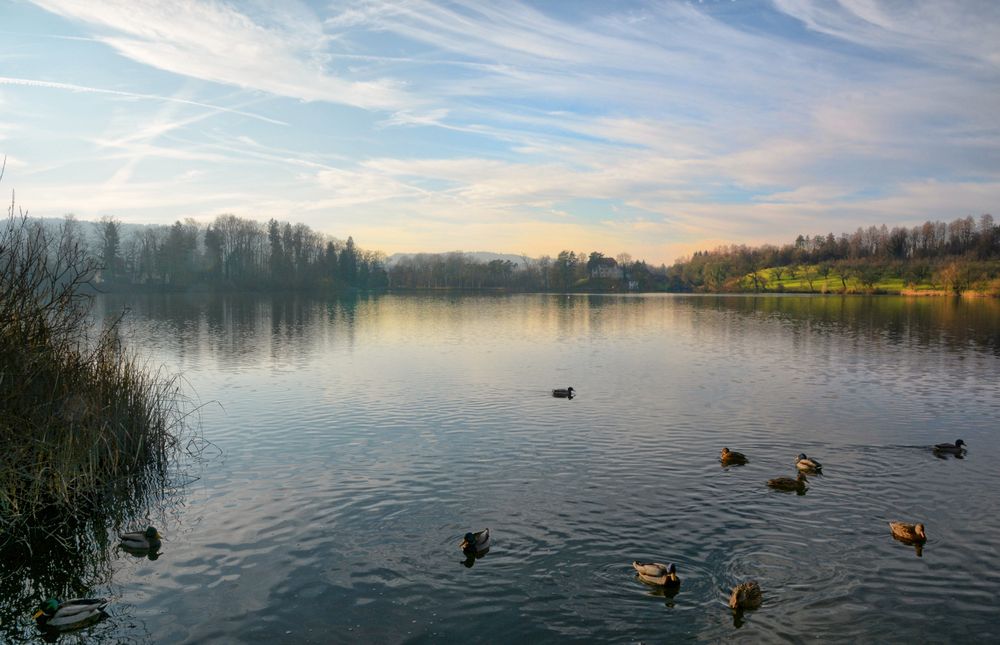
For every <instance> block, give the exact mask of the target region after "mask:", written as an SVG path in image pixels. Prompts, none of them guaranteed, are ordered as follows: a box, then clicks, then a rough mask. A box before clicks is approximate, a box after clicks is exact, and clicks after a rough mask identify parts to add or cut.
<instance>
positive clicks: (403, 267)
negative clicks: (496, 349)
mask: <svg viewBox="0 0 1000 645" xmlns="http://www.w3.org/2000/svg"><path fill="white" fill-rule="evenodd" d="M604 258H605V255H604V254H603V253H602V252H599V251H593V252H591V253H587V252H581V253H577V252H575V251H568V250H563V251H560V252H559V254H558V255H557V256H556V257H555V258H553V257H551V256H548V255H543V256H542V257H540V258H529V257H528V256H526V255H522V256H520V258H519V260H518V261H516V262H515V261H513V260H489V261H485V262H483V261H477V260H476V259H475V258H473V257H470V256H469V255H467V254H465V253H460V252H455V253H420V254H416V255H413V256H407V257H404V258H401V259H400V260H398V261H397V262H396V263H395V264H394V265H393V266H392V267H391V268H390V269H389V286H390V287H391V288H394V289H502V290H509V291H542V292H544V291H623V290H632V291H656V290H663V288H664V285H665V274H666V267H659V268H655V267H651V266H649V265H648V264H646V262H644V261H642V260H638V261H636V260H633V259H632V257H631V256H629V255H628V254H627V253H622V254H620V255H619V256H618V257H617V258H616V259H615V261H614V264H615V265H616V266H617V267H619V268H620V270H621V271H620V276H616V277H615V278H610V279H609V278H604V279H601V278H596V277H595V270H596V268H597V266H598V265H599V264H600V262H601V260H602V259H604Z"/></svg>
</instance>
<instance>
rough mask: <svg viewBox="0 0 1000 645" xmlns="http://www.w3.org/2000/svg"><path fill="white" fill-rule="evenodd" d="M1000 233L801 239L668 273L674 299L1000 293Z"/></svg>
mask: <svg viewBox="0 0 1000 645" xmlns="http://www.w3.org/2000/svg"><path fill="white" fill-rule="evenodd" d="M998 260H1000V226H998V225H997V224H996V223H995V222H994V220H993V217H992V216H991V215H988V214H986V215H982V216H981V217H980V218H979V219H978V221H977V220H976V219H975V218H973V217H971V216H968V217H964V218H959V219H955V220H953V221H951V222H949V223H945V222H930V221H928V222H924V223H923V224H922V225H919V226H914V227H912V228H907V227H900V226H897V227H893V228H892V229H889V228H888V227H887V226H885V225H884V224H883V225H882V226H880V227H878V226H869V227H868V228H858V229H857V230H856V231H855V232H853V233H849V234H848V233H843V234H841V235H840V236H839V237H837V236H834V234H833V233H828V234H826V235H816V236H812V237H810V236H808V235H805V236H803V235H799V236H798V237H797V238H796V239H795V241H794V242H793V243H790V244H785V245H783V246H774V245H770V244H765V245H761V246H757V247H751V246H746V245H731V246H723V247H719V248H717V249H715V250H713V251H699V252H696V253H694V255H692V257H690V258H686V259H683V260H678V261H677V262H676V263H674V265H673V266H671V267H670V268H669V269H668V270H667V276H666V288H667V290H668V291H708V292H734V291H774V290H778V291H780V290H784V289H783V287H785V285H788V284H792V285H794V287H795V290H796V291H807V292H813V291H825V290H837V291H843V292H851V291H867V292H872V291H878V290H880V285H885V284H888V283H892V284H895V285H897V286H901V287H902V289H899V290H905V289H906V288H917V287H922V288H929V289H938V290H942V291H947V292H953V293H961V292H965V291H967V290H970V289H972V290H977V291H984V292H990V293H992V292H994V291H996V290H997V289H1000V282H998V281H1000V262H998Z"/></svg>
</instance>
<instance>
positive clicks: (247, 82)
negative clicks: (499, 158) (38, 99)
mask: <svg viewBox="0 0 1000 645" xmlns="http://www.w3.org/2000/svg"><path fill="white" fill-rule="evenodd" d="M35 3H36V4H38V5H39V6H41V7H43V8H45V9H47V10H48V11H51V12H52V13H55V14H58V15H60V16H63V17H66V18H71V19H75V20H79V21H82V22H85V23H88V24H90V25H92V26H93V27H94V28H96V29H97V30H98V31H99V32H101V33H99V34H97V35H96V36H95V38H96V39H97V40H99V41H100V42H103V43H105V44H107V45H109V46H110V47H112V48H114V49H115V51H117V52H118V53H120V54H121V55H123V56H125V57H127V58H130V59H132V60H134V61H137V62H139V63H143V64H146V65H149V66H151V67H155V68H157V69H161V70H164V71H168V72H172V73H175V74H180V75H182V76H189V77H193V78H198V79H201V80H205V81H212V82H216V83H222V84H226V85H235V86H237V87H242V88H247V89H254V90H260V91H264V92H269V93H271V94H276V95H278V96H288V97H293V98H298V99H302V100H306V101H328V102H333V103H343V104H346V105H352V106H356V107H363V108H393V107H399V106H402V105H406V104H408V103H409V101H407V100H406V99H405V95H404V94H403V93H402V92H401V90H400V89H399V88H398V87H397V84H396V83H394V82H392V81H388V80H384V79H373V80H346V79H344V78H340V77H338V76H337V75H335V74H332V73H330V72H329V71H328V70H327V69H326V65H325V62H326V61H325V56H324V50H325V46H326V45H327V43H328V38H327V37H326V36H325V35H324V33H323V30H322V22H321V21H320V20H319V19H318V18H316V17H315V16H312V15H311V13H310V12H309V11H308V10H304V9H302V8H301V7H300V8H299V10H296V11H293V10H290V9H289V8H288V7H289V6H290V5H288V4H286V3H281V4H279V5H274V6H273V8H271V9H269V10H267V11H265V12H263V14H262V15H261V16H259V17H258V19H259V22H258V21H257V20H254V18H252V17H251V16H249V15H247V14H245V13H241V12H240V11H238V10H237V9H236V8H235V7H233V6H230V5H227V4H222V3H218V2H196V1H194V0H180V1H177V2H169V3H163V2H158V1H157V0H109V1H107V2H101V3H98V4H89V3H87V4H82V3H78V2H74V1H72V0H35Z"/></svg>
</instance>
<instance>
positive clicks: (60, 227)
mask: <svg viewBox="0 0 1000 645" xmlns="http://www.w3.org/2000/svg"><path fill="white" fill-rule="evenodd" d="M48 228H49V229H50V230H51V238H52V240H51V244H52V245H53V246H54V247H56V248H57V249H58V250H59V252H60V253H61V254H67V253H81V254H83V255H86V256H88V257H90V258H92V259H93V260H94V261H95V263H96V265H97V266H99V267H100V269H99V270H98V274H97V276H96V282H97V284H99V285H100V287H101V288H102V289H104V290H124V289H143V290H169V291H175V290H181V289H189V288H198V287H203V288H208V289H214V290H220V289H221V290H260V291H264V290H274V289H281V290H286V289H321V290H328V291H334V292H341V291H348V290H370V289H395V290H428V289H472V290H483V289H487V290H503V291H541V292H547V291H558V292H568V291H582V292H618V291H670V292H763V291H801V292H830V291H836V292H843V293H851V292H879V291H893V292H900V291H905V290H907V289H911V290H917V289H921V290H925V291H928V292H930V291H932V290H940V291H944V292H952V293H962V292H966V291H969V290H972V291H979V292H987V293H993V292H1000V226H998V225H997V224H996V223H995V222H994V220H993V217H992V216H991V215H988V214H987V215H982V216H981V217H979V219H978V220H977V219H975V218H973V217H971V216H969V217H964V218H958V219H955V220H953V221H952V222H949V223H945V222H930V221H928V222H925V223H924V224H922V225H918V226H914V227H912V228H908V227H899V226H897V227H893V228H891V229H890V228H888V227H887V226H885V225H884V224H883V225H882V226H869V227H868V228H858V229H857V230H856V231H855V232H853V233H842V234H841V235H840V236H835V235H834V234H833V233H827V234H824V235H815V236H809V235H799V236H798V237H797V238H795V240H794V242H791V243H788V244H785V245H782V246H777V245H772V244H764V245H761V246H747V245H744V244H740V245H730V246H722V247H719V248H716V249H714V250H711V251H698V252H696V253H694V254H693V255H692V256H691V257H690V258H683V259H680V260H678V261H677V262H675V263H674V264H673V265H672V266H670V267H667V266H665V265H660V266H651V265H649V264H647V263H646V262H645V261H643V260H634V259H633V258H632V257H631V256H630V255H628V254H627V253H621V254H619V255H618V256H616V257H611V256H605V255H604V253H602V252H600V251H593V252H589V253H588V252H575V251H570V250H563V251H560V252H559V253H558V254H557V255H556V256H555V257H551V256H542V257H540V258H530V257H527V256H526V255H521V256H517V259H516V260H512V259H492V260H488V261H481V260H477V259H476V257H475V256H474V255H473V254H466V253H462V252H453V253H418V254H413V255H404V256H402V257H400V258H398V259H397V260H396V261H395V262H393V263H391V264H390V263H389V262H388V259H387V257H386V255H385V254H384V253H382V252H380V251H369V250H364V249H362V248H360V247H358V246H357V245H356V244H355V243H354V239H353V238H352V237H350V236H349V237H348V238H347V240H346V241H341V240H339V239H337V238H334V237H330V236H328V235H325V234H323V233H320V232H317V231H314V230H312V229H311V228H310V227H309V226H307V225H305V224H301V223H298V224H292V223H289V222H279V221H277V220H274V219H271V220H270V221H268V222H267V223H261V222H257V221H255V220H251V219H246V218H241V217H237V216H234V215H220V216H218V217H216V218H215V220H214V221H212V222H211V223H208V224H202V223H199V222H197V221H195V220H192V219H187V220H184V221H183V222H181V221H177V222H175V223H174V224H173V225H170V226H163V225H145V226H136V225H128V226H125V225H123V224H122V223H121V222H120V221H118V220H116V219H113V218H109V217H105V218H103V219H102V220H101V221H99V222H81V221H78V220H77V219H76V218H74V217H73V216H72V215H68V216H66V217H65V218H63V219H62V220H60V221H59V222H58V223H57V224H50V225H49V226H48ZM508 257H513V256H508Z"/></svg>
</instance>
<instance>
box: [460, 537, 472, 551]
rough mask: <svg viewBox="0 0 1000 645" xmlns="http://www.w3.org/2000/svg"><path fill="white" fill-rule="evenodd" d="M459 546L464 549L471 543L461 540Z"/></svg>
mask: <svg viewBox="0 0 1000 645" xmlns="http://www.w3.org/2000/svg"><path fill="white" fill-rule="evenodd" d="M459 546H460V547H461V548H462V550H463V551H466V550H468V548H469V547H470V546H472V545H471V544H469V541H468V540H462V544H460V545H459Z"/></svg>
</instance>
